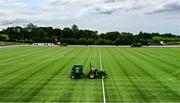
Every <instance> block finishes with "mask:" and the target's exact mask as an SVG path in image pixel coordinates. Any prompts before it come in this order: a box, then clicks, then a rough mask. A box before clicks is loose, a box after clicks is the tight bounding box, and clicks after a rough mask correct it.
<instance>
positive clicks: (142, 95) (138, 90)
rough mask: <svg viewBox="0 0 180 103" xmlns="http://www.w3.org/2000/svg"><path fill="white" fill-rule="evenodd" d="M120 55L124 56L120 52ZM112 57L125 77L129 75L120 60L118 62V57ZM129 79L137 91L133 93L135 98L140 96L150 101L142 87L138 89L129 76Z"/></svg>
mask: <svg viewBox="0 0 180 103" xmlns="http://www.w3.org/2000/svg"><path fill="white" fill-rule="evenodd" d="M121 55H122V56H123V57H124V58H125V56H124V54H122V53H121ZM114 59H115V60H116V61H117V63H118V64H119V66H120V67H121V70H122V71H123V73H124V74H125V75H126V77H127V78H128V77H130V76H131V75H129V74H128V71H127V70H125V68H124V67H123V66H122V65H121V63H120V62H118V59H117V57H115V56H114ZM126 59H127V58H126ZM127 60H128V61H130V59H127ZM128 79H129V81H130V82H131V84H132V85H133V87H134V88H135V89H136V91H137V93H138V94H137V95H134V96H136V97H137V98H136V99H140V98H142V100H143V101H151V100H150V98H149V97H147V95H145V91H143V90H142V89H140V88H139V87H138V86H137V85H136V84H135V83H134V82H133V81H132V80H131V79H130V78H128Z"/></svg>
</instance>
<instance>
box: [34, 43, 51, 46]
mask: <svg viewBox="0 0 180 103" xmlns="http://www.w3.org/2000/svg"><path fill="white" fill-rule="evenodd" d="M32 45H34V46H54V44H53V43H33V44H32Z"/></svg>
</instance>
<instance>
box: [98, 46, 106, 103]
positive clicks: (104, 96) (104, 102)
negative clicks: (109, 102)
mask: <svg viewBox="0 0 180 103" xmlns="http://www.w3.org/2000/svg"><path fill="white" fill-rule="evenodd" d="M99 61H100V66H101V70H102V69H103V68H102V58H101V49H100V48H99ZM102 90H103V91H102V92H103V103H106V95H105V94H106V93H105V87H104V79H102Z"/></svg>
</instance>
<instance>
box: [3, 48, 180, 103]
mask: <svg viewBox="0 0 180 103" xmlns="http://www.w3.org/2000/svg"><path fill="white" fill-rule="evenodd" d="M99 48H100V50H101V52H100V53H101V57H102V67H103V69H104V70H106V72H107V73H108V78H107V79H105V80H104V86H105V97H106V101H107V102H180V49H179V48H111V47H104V48H103V47H14V48H1V49H0V102H103V92H102V84H101V83H102V82H101V79H95V80H90V79H88V78H83V79H78V80H71V79H70V78H69V74H70V71H71V66H72V65H73V64H83V65H84V66H85V70H84V72H85V73H88V71H89V63H90V62H91V63H92V64H93V65H94V66H95V67H98V68H100V58H99Z"/></svg>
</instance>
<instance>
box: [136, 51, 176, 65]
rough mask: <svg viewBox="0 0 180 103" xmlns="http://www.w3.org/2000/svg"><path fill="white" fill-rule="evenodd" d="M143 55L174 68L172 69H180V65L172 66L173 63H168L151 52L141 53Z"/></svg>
mask: <svg viewBox="0 0 180 103" xmlns="http://www.w3.org/2000/svg"><path fill="white" fill-rule="evenodd" d="M139 52H140V53H141V54H143V55H146V56H148V57H150V58H153V59H155V60H158V61H159V62H161V63H162V64H165V65H167V64H168V65H170V66H172V67H175V68H180V66H178V65H175V64H172V63H170V62H168V61H166V60H163V59H160V58H158V57H157V56H156V55H153V54H152V53H151V52H150V51H147V52H149V53H146V52H142V51H139Z"/></svg>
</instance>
